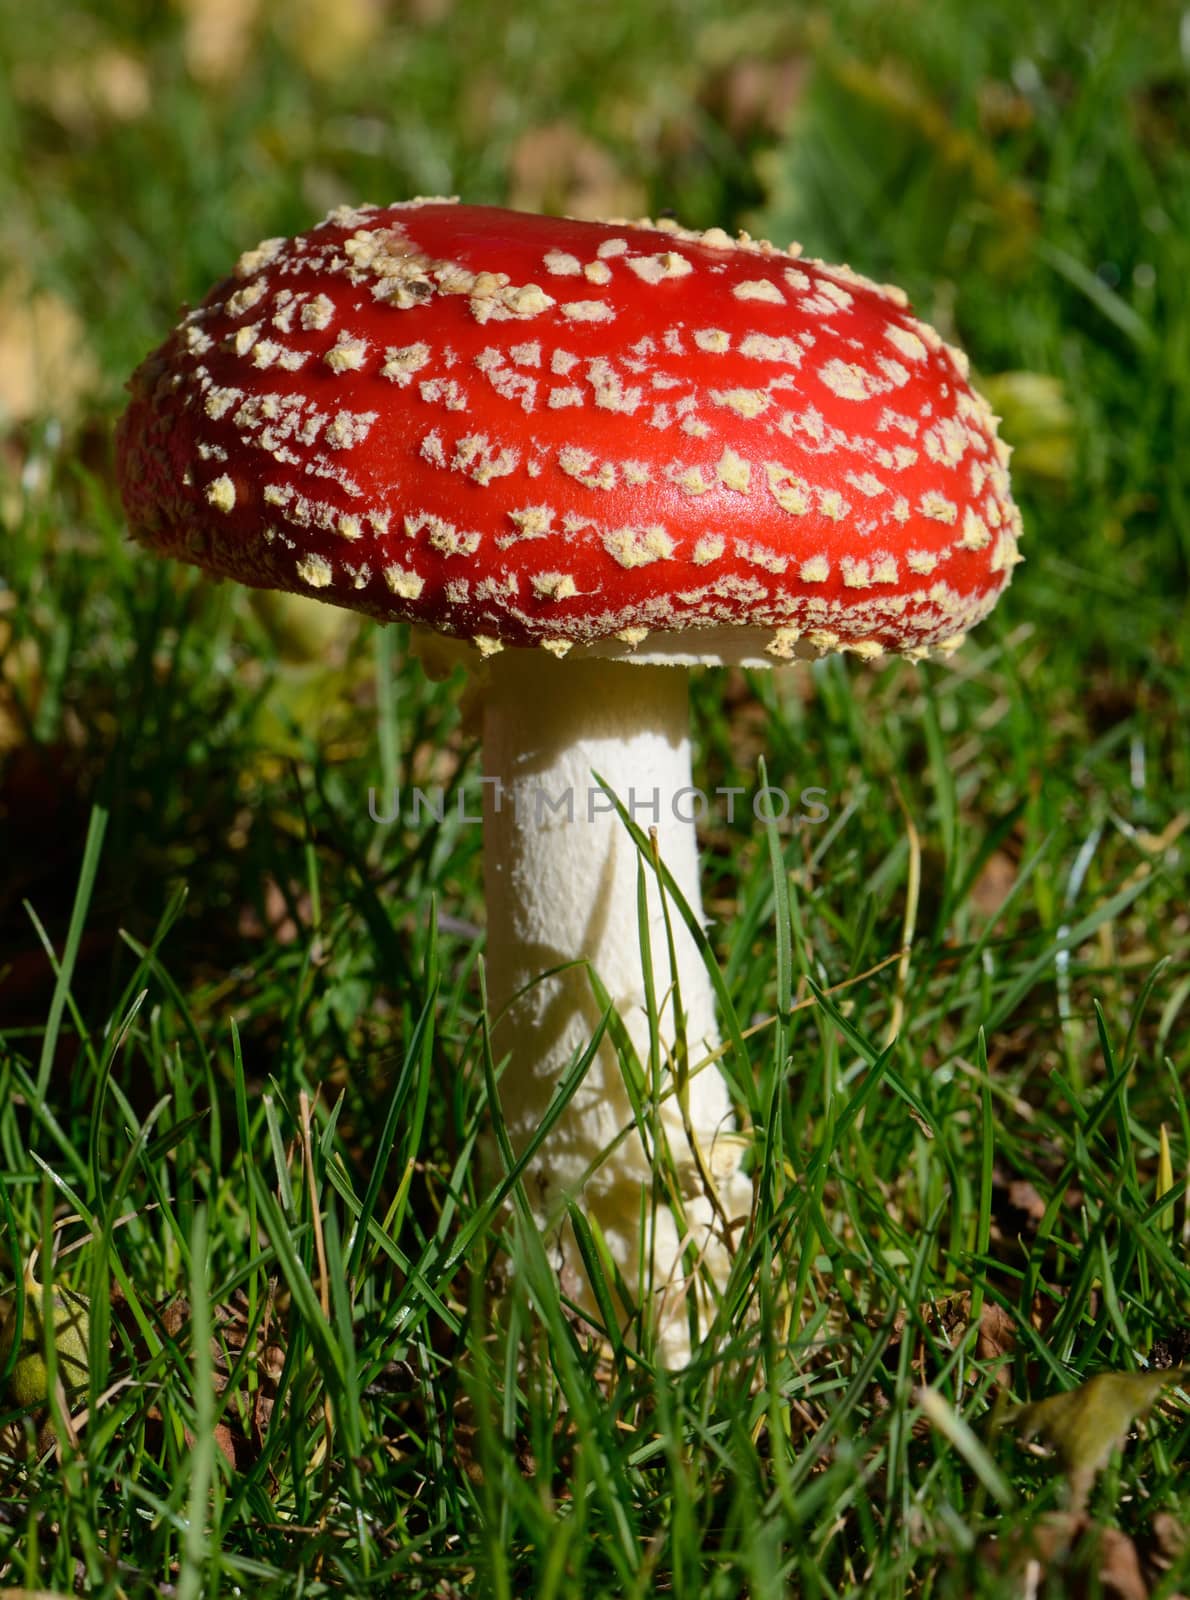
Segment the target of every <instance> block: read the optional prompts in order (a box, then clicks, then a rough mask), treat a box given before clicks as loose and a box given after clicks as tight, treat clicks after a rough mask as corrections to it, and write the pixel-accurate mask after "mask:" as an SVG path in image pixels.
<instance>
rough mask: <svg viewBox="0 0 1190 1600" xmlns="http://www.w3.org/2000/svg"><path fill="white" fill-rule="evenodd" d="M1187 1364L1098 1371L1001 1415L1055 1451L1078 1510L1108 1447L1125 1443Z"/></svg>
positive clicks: (1022, 1434)
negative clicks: (1160, 1368)
mask: <svg viewBox="0 0 1190 1600" xmlns="http://www.w3.org/2000/svg"><path fill="white" fill-rule="evenodd" d="M1186 1370H1187V1369H1186V1368H1184V1367H1171V1368H1167V1369H1166V1370H1164V1371H1160V1372H1152V1371H1150V1372H1101V1373H1099V1374H1098V1375H1097V1376H1096V1377H1094V1378H1090V1379H1088V1380H1087V1382H1086V1383H1081V1384H1079V1386H1078V1388H1077V1389H1069V1390H1067V1392H1066V1393H1065V1394H1055V1395H1050V1396H1049V1397H1048V1398H1047V1399H1045V1400H1036V1401H1034V1402H1033V1403H1032V1404H1031V1405H1027V1406H1018V1407H1016V1408H1015V1409H1014V1410H1013V1411H1011V1412H1009V1413H1008V1416H1007V1417H1006V1419H1005V1420H1006V1422H1007V1424H1008V1426H1009V1427H1011V1428H1012V1429H1013V1430H1014V1431H1015V1432H1016V1433H1017V1435H1018V1436H1019V1437H1020V1438H1021V1439H1023V1440H1028V1439H1032V1438H1035V1437H1039V1438H1041V1439H1043V1440H1044V1441H1045V1443H1046V1444H1048V1445H1050V1446H1052V1448H1053V1449H1054V1450H1055V1451H1056V1452H1057V1455H1058V1458H1059V1460H1060V1461H1061V1463H1062V1468H1063V1470H1064V1472H1065V1473H1066V1477H1067V1479H1068V1482H1069V1488H1070V1501H1071V1510H1072V1511H1073V1512H1074V1513H1075V1514H1076V1515H1077V1514H1078V1513H1080V1512H1081V1511H1082V1510H1083V1509H1084V1507H1085V1505H1086V1502H1087V1497H1088V1496H1089V1494H1090V1491H1091V1486H1092V1484H1093V1483H1094V1481H1095V1478H1096V1476H1097V1474H1098V1473H1099V1472H1100V1471H1101V1469H1102V1468H1103V1466H1104V1465H1105V1464H1106V1462H1107V1458H1108V1456H1109V1455H1110V1454H1111V1452H1112V1451H1113V1450H1114V1449H1117V1448H1120V1447H1122V1446H1123V1443H1124V1441H1125V1439H1126V1438H1127V1436H1128V1433H1129V1430H1130V1429H1131V1428H1132V1425H1133V1423H1134V1422H1136V1421H1137V1420H1138V1419H1139V1418H1141V1417H1143V1416H1144V1415H1145V1414H1146V1413H1147V1412H1149V1411H1150V1410H1151V1409H1152V1407H1153V1406H1154V1405H1156V1403H1157V1401H1158V1399H1160V1397H1161V1392H1162V1390H1163V1389H1165V1388H1166V1387H1167V1386H1168V1385H1169V1384H1171V1383H1175V1382H1177V1381H1179V1380H1180V1379H1181V1378H1182V1377H1183V1376H1184V1375H1185V1373H1186Z"/></svg>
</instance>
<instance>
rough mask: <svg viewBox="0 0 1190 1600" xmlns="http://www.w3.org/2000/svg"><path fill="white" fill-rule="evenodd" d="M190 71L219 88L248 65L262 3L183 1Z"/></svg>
mask: <svg viewBox="0 0 1190 1600" xmlns="http://www.w3.org/2000/svg"><path fill="white" fill-rule="evenodd" d="M179 6H180V9H181V11H182V15H183V18H184V33H183V51H184V54H185V58H186V70H187V71H188V72H189V74H190V76H191V77H192V78H193V79H194V80H195V81H196V82H197V83H203V84H207V85H208V86H210V87H211V88H217V87H219V86H221V85H223V84H226V83H230V82H232V81H233V80H234V79H236V78H238V77H239V75H240V73H241V72H242V71H243V69H244V67H245V66H246V65H247V62H248V57H249V55H250V54H251V51H252V46H253V43H254V40H255V37H256V32H257V26H258V24H259V22H260V12H261V4H260V0H179Z"/></svg>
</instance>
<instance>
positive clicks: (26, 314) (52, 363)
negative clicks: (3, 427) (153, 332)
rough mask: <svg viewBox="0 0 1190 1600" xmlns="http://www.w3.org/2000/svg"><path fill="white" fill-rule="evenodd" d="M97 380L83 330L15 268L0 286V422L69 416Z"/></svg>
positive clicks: (68, 310)
mask: <svg viewBox="0 0 1190 1600" xmlns="http://www.w3.org/2000/svg"><path fill="white" fill-rule="evenodd" d="M98 381H99V374H98V369H97V367H96V364H95V358H94V357H93V355H92V354H91V350H90V348H89V346H88V344H87V334H86V329H85V328H84V326H83V323H82V320H81V319H80V317H79V316H78V314H77V312H76V311H75V310H74V308H73V307H72V306H71V305H69V304H68V302H67V301H65V300H64V299H63V298H62V296H61V295H59V294H55V293H54V291H53V290H52V289H34V288H33V286H32V284H31V283H30V281H29V279H28V277H27V276H26V274H25V273H24V272H23V271H20V270H18V271H17V272H14V273H12V274H11V275H10V276H9V277H8V278H6V279H5V280H4V281H3V283H2V284H0V424H3V423H11V422H27V421H29V419H30V418H32V417H46V416H53V417H69V416H73V415H74V414H75V412H76V411H77V409H78V405H79V402H80V400H81V399H82V398H83V396H84V395H86V394H87V393H88V392H89V391H91V390H93V389H94V388H95V387H96V386H97V384H98Z"/></svg>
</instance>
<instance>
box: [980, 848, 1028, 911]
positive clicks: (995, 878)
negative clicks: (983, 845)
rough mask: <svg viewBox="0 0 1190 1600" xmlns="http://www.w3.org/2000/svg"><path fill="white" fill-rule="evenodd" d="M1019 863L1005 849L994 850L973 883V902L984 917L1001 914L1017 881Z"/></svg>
mask: <svg viewBox="0 0 1190 1600" xmlns="http://www.w3.org/2000/svg"><path fill="white" fill-rule="evenodd" d="M1016 875H1017V864H1016V862H1015V861H1014V860H1013V858H1012V857H1011V856H1010V855H1008V853H1007V852H1006V851H1004V850H993V851H992V853H991V855H990V856H989V857H988V858H987V860H986V861H985V862H984V864H983V869H982V871H981V872H980V874H979V876H978V877H977V878H976V880H975V882H974V883H973V884H972V885H971V895H970V899H971V904H972V905H973V906H974V907H975V909H976V910H977V911H978V912H979V913H980V915H981V916H984V917H989V918H990V917H995V916H998V915H999V912H1000V908H1001V907H1002V906H1003V904H1004V902H1005V900H1006V899H1007V898H1008V892H1009V890H1010V889H1011V888H1012V886H1013V884H1014V883H1015V882H1016Z"/></svg>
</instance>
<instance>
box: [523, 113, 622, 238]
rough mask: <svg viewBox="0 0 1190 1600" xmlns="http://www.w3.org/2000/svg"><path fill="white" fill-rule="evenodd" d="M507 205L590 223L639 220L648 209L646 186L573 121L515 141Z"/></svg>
mask: <svg viewBox="0 0 1190 1600" xmlns="http://www.w3.org/2000/svg"><path fill="white" fill-rule="evenodd" d="M508 203H509V205H510V206H512V207H513V208H514V209H515V210H519V211H553V212H558V213H561V214H563V215H565V216H570V217H587V218H591V217H624V216H638V215H639V214H640V213H641V212H642V211H644V210H645V208H646V201H645V191H644V188H643V186H642V185H641V184H639V183H637V182H636V181H635V180H634V179H632V178H629V177H628V176H627V175H626V174H625V173H623V172H621V170H620V168H619V167H618V165H617V164H616V161H615V158H614V157H613V156H612V155H611V153H610V152H609V151H608V150H606V149H605V148H604V147H603V146H602V145H599V144H596V143H595V141H594V140H593V139H589V138H588V137H587V135H586V134H584V133H581V132H580V131H579V130H578V129H577V128H576V127H575V126H574V125H573V123H569V122H551V123H549V124H548V125H547V126H546V127H543V128H533V129H531V130H530V131H529V132H528V133H526V134H523V135H522V137H521V138H520V139H519V140H518V141H517V143H516V145H515V146H514V147H513V151H512V157H511V160H510V174H509V199H508Z"/></svg>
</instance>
